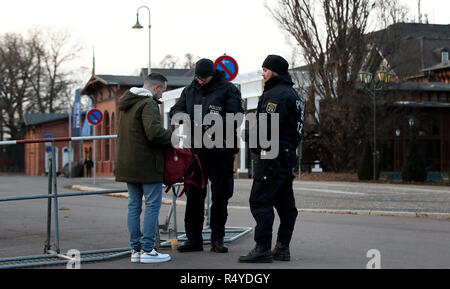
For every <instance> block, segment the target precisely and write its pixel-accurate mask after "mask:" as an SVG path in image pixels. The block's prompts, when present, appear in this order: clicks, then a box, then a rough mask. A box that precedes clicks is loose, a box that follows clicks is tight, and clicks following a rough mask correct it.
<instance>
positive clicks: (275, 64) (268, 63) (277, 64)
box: [262, 54, 289, 75]
mask: <svg viewBox="0 0 450 289" xmlns="http://www.w3.org/2000/svg"><path fill="white" fill-rule="evenodd" d="M262 67H265V68H267V69H270V70H272V71H273V72H276V73H278V74H279V75H285V74H287V73H288V68H289V63H288V62H287V61H286V59H284V58H283V57H281V56H278V55H272V54H271V55H269V56H267V57H266V59H265V60H264V62H263V64H262Z"/></svg>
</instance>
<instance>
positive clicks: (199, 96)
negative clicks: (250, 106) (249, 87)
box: [169, 70, 244, 152]
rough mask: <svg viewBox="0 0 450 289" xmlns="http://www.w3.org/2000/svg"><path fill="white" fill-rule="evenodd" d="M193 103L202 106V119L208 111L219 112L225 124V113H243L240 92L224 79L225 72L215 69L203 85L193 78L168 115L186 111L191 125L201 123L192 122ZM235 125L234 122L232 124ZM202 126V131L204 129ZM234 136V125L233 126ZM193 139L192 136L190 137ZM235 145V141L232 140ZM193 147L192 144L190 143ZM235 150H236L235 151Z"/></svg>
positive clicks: (192, 130)
mask: <svg viewBox="0 0 450 289" xmlns="http://www.w3.org/2000/svg"><path fill="white" fill-rule="evenodd" d="M194 105H201V106H202V120H203V118H204V117H205V115H207V114H209V113H215V114H219V115H221V116H222V118H223V124H225V123H226V122H225V116H226V113H239V112H240V113H243V112H244V110H243V108H242V99H241V93H240V91H239V90H238V89H237V87H236V86H235V85H233V84H232V83H229V82H227V81H226V80H225V73H224V72H223V71H220V70H216V72H215V74H214V76H213V78H212V79H211V81H210V82H209V83H207V84H206V85H204V86H201V85H199V84H198V82H197V80H195V79H194V80H193V81H192V83H191V84H190V85H188V86H187V87H185V88H184V89H183V91H182V93H181V96H180V98H179V99H178V101H177V103H176V104H175V105H174V106H173V107H172V108H171V109H170V113H169V115H170V117H173V115H175V114H176V113H178V112H183V113H187V114H188V115H189V117H190V119H191V122H192V125H193V126H198V125H202V124H201V123H200V124H199V123H194ZM234 125H235V124H234ZM193 126H191V133H192V134H193V133H194V127H193ZM205 129H206V128H205V126H203V131H205ZM234 131H235V137H236V127H234ZM223 138H224V140H225V139H226V130H225V127H224V129H223ZM192 140H193V138H192ZM234 144H235V146H236V141H235V142H234ZM191 146H192V147H193V146H194V144H193V143H192V144H191ZM235 152H236V151H235Z"/></svg>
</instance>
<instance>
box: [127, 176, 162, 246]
mask: <svg viewBox="0 0 450 289" xmlns="http://www.w3.org/2000/svg"><path fill="white" fill-rule="evenodd" d="M127 187H128V217H127V225H128V232H129V233H130V246H131V248H133V249H135V250H140V249H144V250H145V251H151V250H153V248H154V246H155V232H156V226H157V225H158V216H159V209H160V208H161V199H162V183H155V184H133V183H127ZM142 196H144V197H145V212H144V224H143V231H142V232H141V213H142Z"/></svg>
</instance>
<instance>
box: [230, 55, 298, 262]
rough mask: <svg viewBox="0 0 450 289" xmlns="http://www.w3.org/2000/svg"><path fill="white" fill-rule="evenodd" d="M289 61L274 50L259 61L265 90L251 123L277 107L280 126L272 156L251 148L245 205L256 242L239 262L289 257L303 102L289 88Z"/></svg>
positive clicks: (259, 148)
mask: <svg viewBox="0 0 450 289" xmlns="http://www.w3.org/2000/svg"><path fill="white" fill-rule="evenodd" d="M288 67H289V64H288V62H287V61H286V60H285V59H284V58H283V57H281V56H278V55H269V56H267V58H266V59H265V60H264V63H263V65H262V68H263V73H262V76H263V78H264V92H263V95H262V96H261V97H260V99H259V102H258V107H257V120H258V121H257V124H258V128H253V129H258V131H259V126H260V125H261V123H260V114H261V113H266V114H267V116H268V118H267V119H268V120H269V121H270V119H271V116H272V115H273V114H275V113H278V116H279V128H282V129H279V153H278V156H276V158H273V159H265V158H262V157H261V155H262V154H264V152H265V150H263V149H261V147H258V148H256V149H253V150H252V151H253V152H255V153H257V154H258V155H259V157H258V159H257V161H256V163H255V168H254V173H253V185H252V188H251V193H250V210H251V213H252V215H253V217H254V218H255V221H256V227H255V233H254V234H255V235H254V239H255V242H256V246H255V248H254V249H253V250H251V251H250V253H248V254H247V255H245V256H241V257H240V258H239V262H241V263H270V262H273V259H275V260H281V261H289V260H290V252H289V244H290V241H291V238H292V233H293V230H294V225H295V221H296V218H297V214H298V211H297V208H296V207H295V199H294V192H293V189H292V184H293V179H294V168H295V166H296V163H297V154H296V150H297V147H298V146H299V145H300V141H301V139H302V133H303V120H304V104H303V102H302V100H301V99H300V97H299V96H298V94H297V92H296V91H295V90H294V88H293V84H294V83H293V82H292V78H291V76H290V75H289V73H288ZM267 127H268V130H269V131H268V134H267V135H269V136H270V135H271V132H270V127H271V126H270V124H268V125H267ZM258 146H259V145H258ZM266 150H267V149H266ZM274 207H275V208H276V210H277V213H278V215H279V217H280V226H279V228H278V234H277V242H276V246H275V248H274V250H273V251H271V248H272V226H273V222H274V210H273V208H274Z"/></svg>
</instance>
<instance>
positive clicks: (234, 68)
mask: <svg viewBox="0 0 450 289" xmlns="http://www.w3.org/2000/svg"><path fill="white" fill-rule="evenodd" d="M214 67H215V68H216V69H218V70H222V71H225V79H226V81H232V80H233V79H234V78H235V77H236V76H237V74H238V71H239V67H238V64H237V62H236V60H234V58H233V57H231V56H228V55H224V56H221V57H219V58H217V59H216V61H215V62H214Z"/></svg>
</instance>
